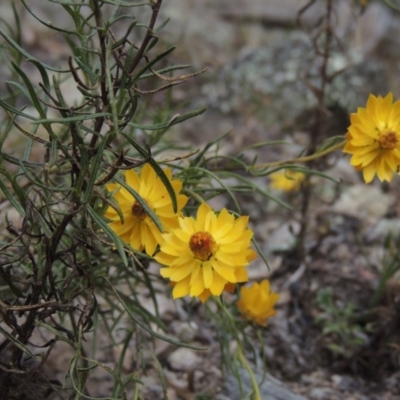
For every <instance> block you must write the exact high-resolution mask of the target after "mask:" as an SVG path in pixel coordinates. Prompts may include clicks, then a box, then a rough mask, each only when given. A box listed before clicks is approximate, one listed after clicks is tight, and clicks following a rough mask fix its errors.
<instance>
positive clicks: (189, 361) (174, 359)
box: [168, 347, 201, 372]
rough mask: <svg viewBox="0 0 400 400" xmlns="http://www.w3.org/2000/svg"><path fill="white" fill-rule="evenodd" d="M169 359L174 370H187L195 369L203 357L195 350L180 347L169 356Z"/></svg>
mask: <svg viewBox="0 0 400 400" xmlns="http://www.w3.org/2000/svg"><path fill="white" fill-rule="evenodd" d="M168 361H169V363H170V365H171V368H172V369H173V370H175V371H185V372H187V371H190V370H193V369H195V368H196V367H197V366H198V365H199V364H200V362H201V358H200V357H199V356H198V355H197V354H196V353H195V351H194V350H192V349H188V348H186V347H180V348H179V349H177V350H175V351H174V352H173V353H172V354H171V355H170V356H169V357H168Z"/></svg>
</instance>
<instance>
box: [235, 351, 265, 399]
mask: <svg viewBox="0 0 400 400" xmlns="http://www.w3.org/2000/svg"><path fill="white" fill-rule="evenodd" d="M237 355H238V358H239V361H240V362H241V363H242V365H243V367H244V368H245V369H246V371H247V373H248V374H249V376H250V380H251V383H252V385H253V389H254V393H255V398H254V400H261V393H260V388H259V386H258V383H257V379H256V377H255V376H254V373H253V371H252V369H251V367H250V365H249V363H248V361H247V360H246V357H245V356H244V355H243V351H242V348H241V347H240V346H239V348H238V351H237Z"/></svg>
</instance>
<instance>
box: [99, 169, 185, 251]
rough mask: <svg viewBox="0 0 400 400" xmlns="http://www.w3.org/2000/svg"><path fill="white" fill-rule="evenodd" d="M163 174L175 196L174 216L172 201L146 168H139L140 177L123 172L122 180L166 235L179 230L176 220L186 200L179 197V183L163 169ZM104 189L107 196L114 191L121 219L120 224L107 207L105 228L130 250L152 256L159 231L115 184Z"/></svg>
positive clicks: (180, 185)
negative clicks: (159, 224) (152, 212)
mask: <svg viewBox="0 0 400 400" xmlns="http://www.w3.org/2000/svg"><path fill="white" fill-rule="evenodd" d="M164 172H165V174H166V176H167V177H168V179H169V180H170V182H171V185H172V187H173V189H174V191H175V194H176V198H177V203H178V212H177V213H174V210H173V206H172V201H171V198H170V195H169V193H168V191H167V189H166V187H165V185H164V184H163V182H162V181H161V179H160V178H159V177H158V176H157V174H156V173H155V171H154V169H153V168H152V167H151V166H150V165H149V164H145V165H144V166H143V168H142V170H141V172H140V176H139V175H138V174H137V173H136V172H135V171H134V170H128V171H126V173H125V180H126V183H127V185H128V186H130V187H131V188H132V189H133V190H135V191H136V192H137V193H138V194H139V195H140V196H141V197H142V198H143V199H144V201H145V202H146V203H147V205H148V206H149V208H150V209H151V210H153V211H154V213H155V214H156V215H157V217H158V218H159V220H160V222H161V224H162V226H163V228H164V230H165V231H166V232H168V231H169V230H170V229H172V228H176V227H178V226H179V224H178V217H179V216H180V215H182V212H181V210H182V208H183V207H184V206H185V205H186V203H187V201H188V198H187V197H186V196H184V195H182V194H179V192H180V191H181V188H182V182H181V181H180V180H179V179H174V180H172V172H171V170H170V169H169V168H166V169H165V170H164ZM106 187H107V190H108V191H110V192H114V191H115V194H114V200H115V201H116V202H117V203H118V206H119V208H120V210H121V212H122V215H123V216H124V221H123V222H122V221H121V219H120V217H119V215H118V213H117V212H116V211H115V210H114V208H112V207H108V209H107V211H106V212H105V214H104V215H105V217H106V218H108V219H110V220H111V223H110V224H109V227H110V228H111V229H112V230H113V231H114V232H115V233H116V234H117V235H118V236H119V237H120V238H121V239H122V240H123V241H125V242H126V243H129V244H130V246H131V247H132V248H134V249H135V250H138V251H143V250H144V251H145V252H146V253H147V254H149V255H150V256H152V255H153V254H154V253H155V251H156V247H157V244H160V243H161V242H162V236H161V232H160V230H159V229H158V227H157V226H156V224H155V223H154V222H153V220H152V219H151V218H150V217H149V216H148V215H147V213H146V211H145V210H144V209H143V207H142V206H141V205H140V204H139V203H138V202H137V201H136V200H135V198H134V197H133V196H132V195H131V193H129V191H128V190H127V189H125V188H124V187H123V186H121V185H118V184H116V183H110V184H108V185H106Z"/></svg>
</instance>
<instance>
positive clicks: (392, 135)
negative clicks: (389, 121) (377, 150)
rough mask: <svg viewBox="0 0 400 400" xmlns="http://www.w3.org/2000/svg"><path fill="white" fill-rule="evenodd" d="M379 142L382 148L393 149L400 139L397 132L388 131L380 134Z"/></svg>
mask: <svg viewBox="0 0 400 400" xmlns="http://www.w3.org/2000/svg"><path fill="white" fill-rule="evenodd" d="M378 142H379V146H380V147H381V149H386V150H393V149H394V148H395V147H397V143H398V142H399V139H398V137H397V133H396V132H393V131H388V132H383V133H381V134H380V135H379V138H378Z"/></svg>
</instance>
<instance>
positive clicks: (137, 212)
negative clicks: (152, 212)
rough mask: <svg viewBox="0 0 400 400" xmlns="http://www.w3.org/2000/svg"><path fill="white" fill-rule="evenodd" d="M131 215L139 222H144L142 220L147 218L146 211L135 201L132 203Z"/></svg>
mask: <svg viewBox="0 0 400 400" xmlns="http://www.w3.org/2000/svg"><path fill="white" fill-rule="evenodd" d="M132 215H133V216H134V217H136V218H137V219H138V220H139V221H144V219H145V218H146V217H147V213H146V211H145V210H144V208H143V207H142V206H141V205H140V204H139V203H138V202H137V201H135V202H134V203H133V206H132Z"/></svg>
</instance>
